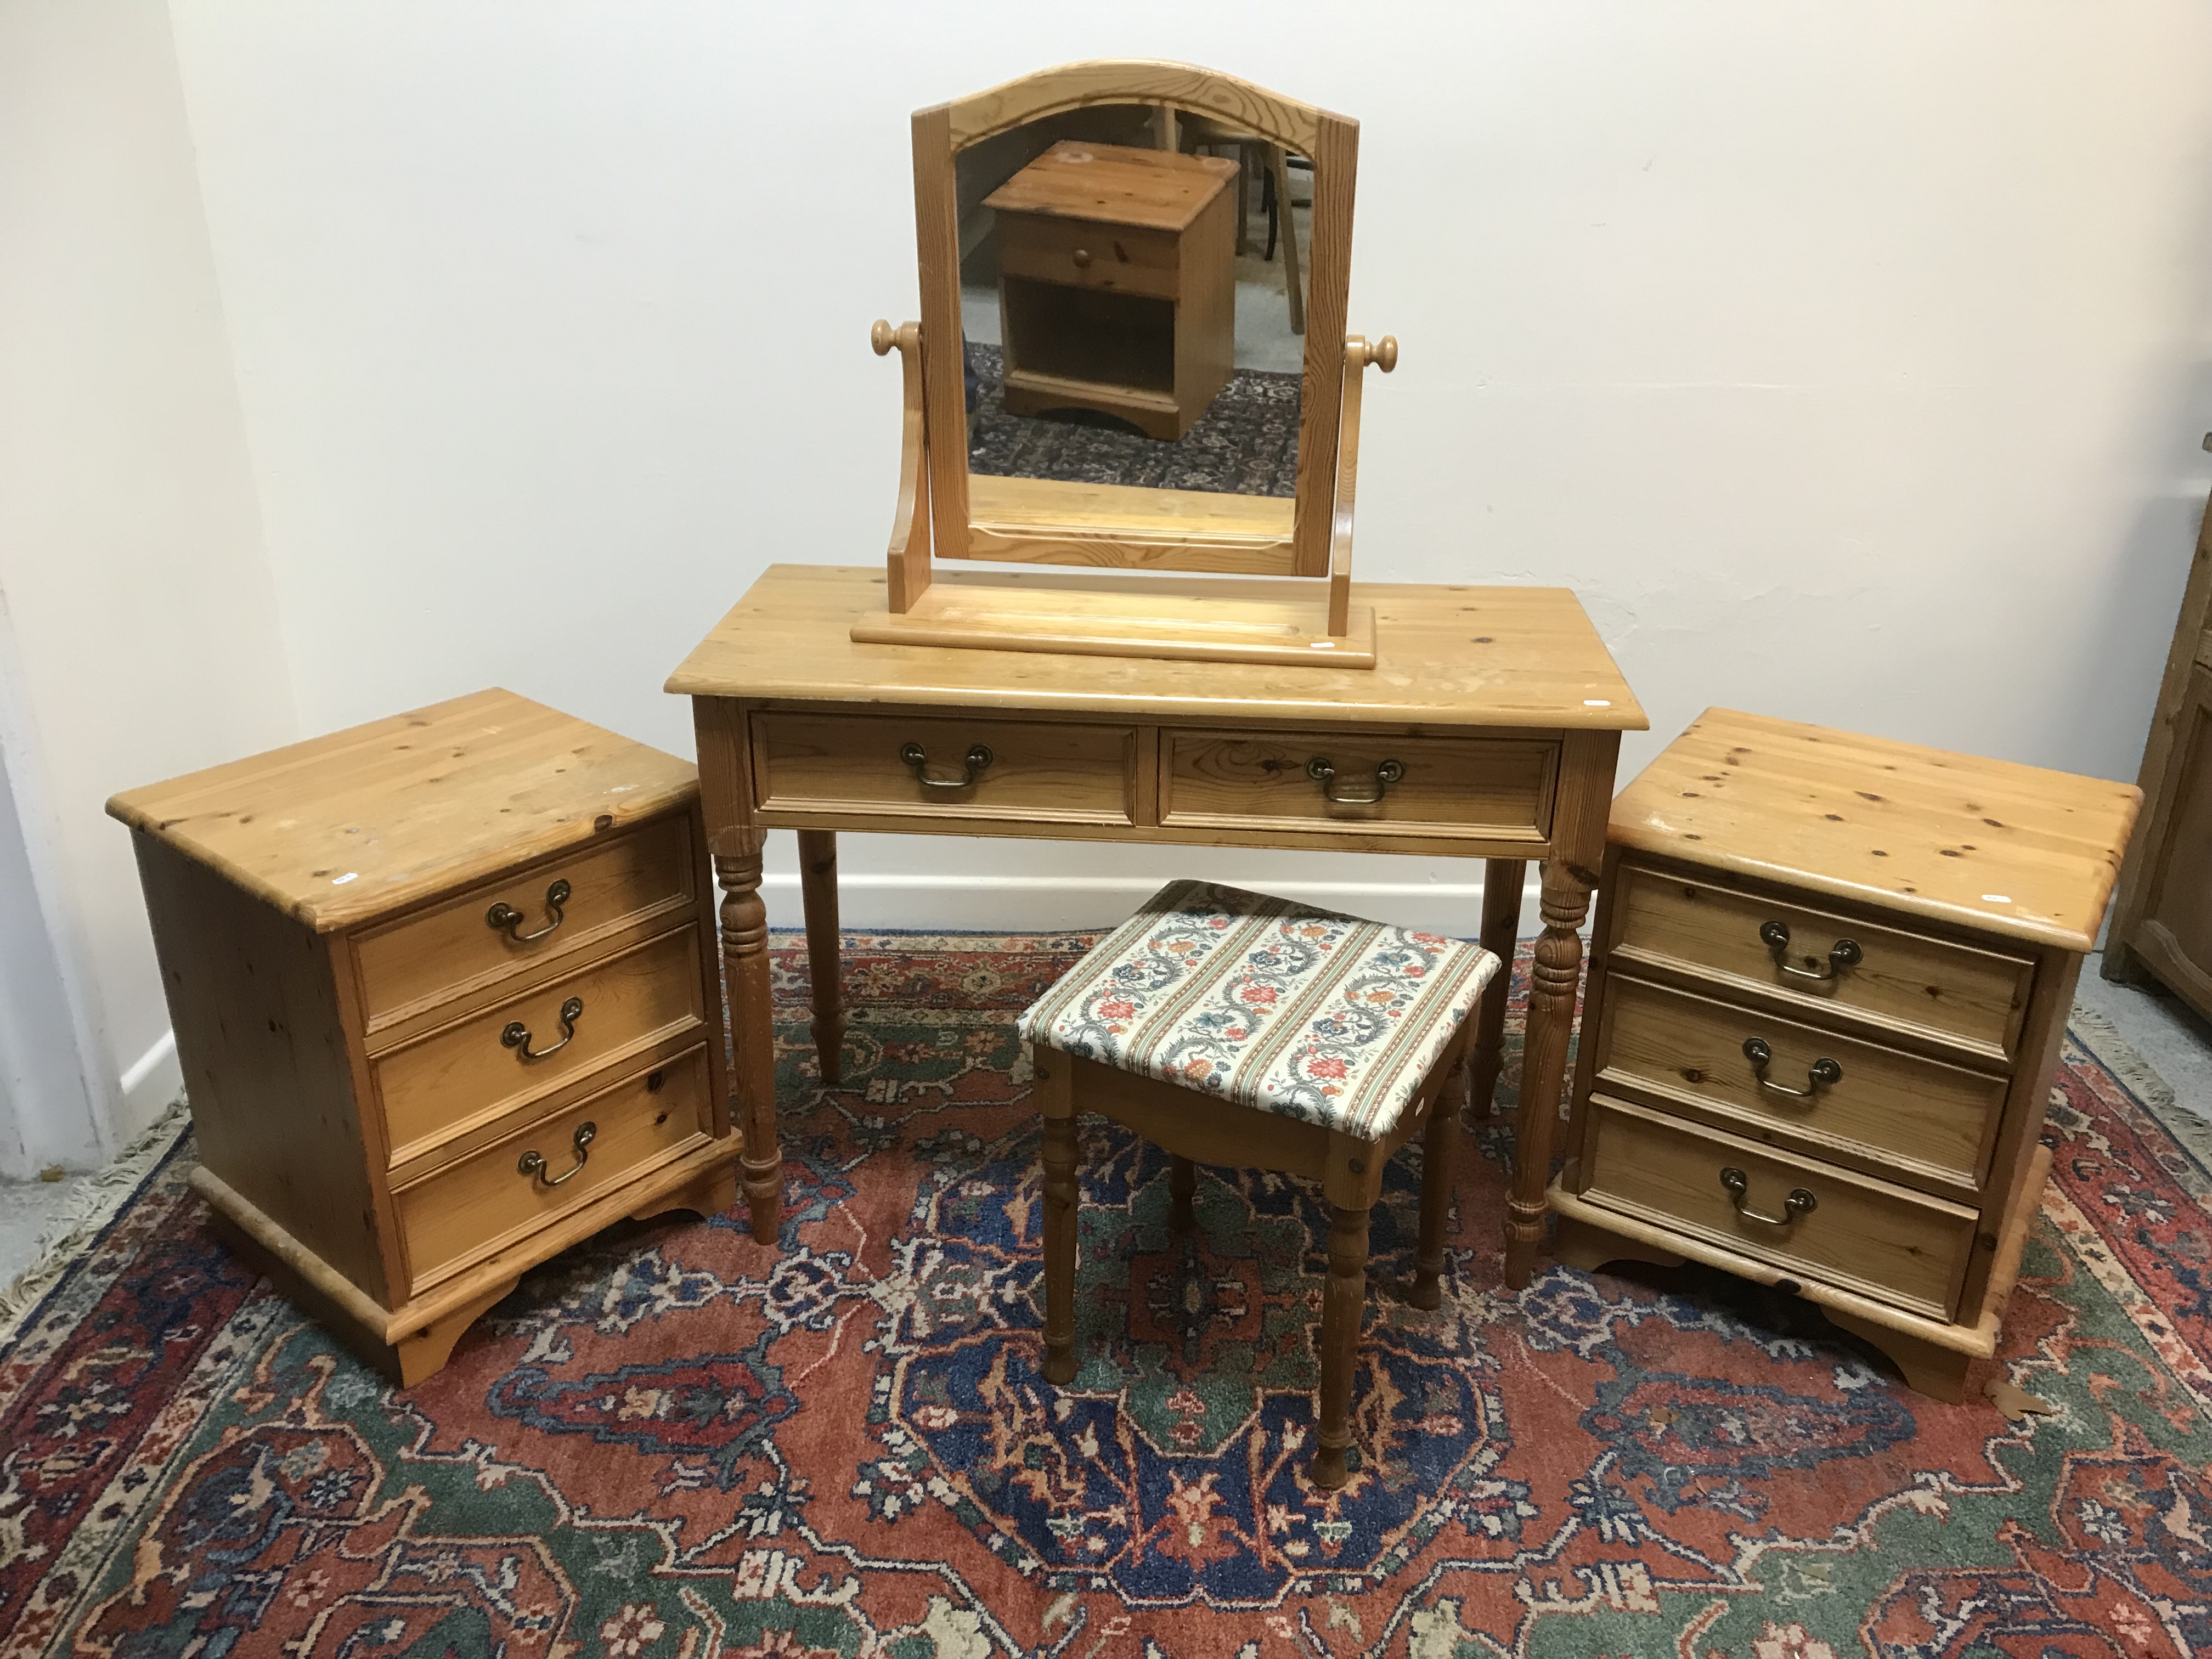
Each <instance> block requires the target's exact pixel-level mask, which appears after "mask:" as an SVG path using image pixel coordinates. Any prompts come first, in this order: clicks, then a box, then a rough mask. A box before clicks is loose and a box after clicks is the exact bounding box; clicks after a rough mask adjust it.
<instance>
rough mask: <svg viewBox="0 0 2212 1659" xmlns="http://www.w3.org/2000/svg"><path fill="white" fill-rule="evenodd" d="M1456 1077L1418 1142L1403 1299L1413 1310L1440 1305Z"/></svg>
mask: <svg viewBox="0 0 2212 1659" xmlns="http://www.w3.org/2000/svg"><path fill="white" fill-rule="evenodd" d="M1457 1075H1458V1074H1457V1073H1456V1072H1455V1073H1454V1077H1453V1081H1452V1082H1448V1083H1446V1084H1445V1085H1444V1091H1443V1097H1442V1098H1440V1099H1439V1100H1438V1101H1437V1103H1436V1104H1435V1105H1434V1106H1433V1107H1431V1109H1430V1111H1429V1128H1428V1133H1427V1135H1426V1136H1425V1138H1424V1139H1423V1140H1422V1142H1421V1237H1420V1240H1419V1243H1417V1244H1416V1245H1415V1246H1414V1249H1413V1292H1412V1294H1411V1295H1410V1296H1408V1297H1407V1300H1408V1301H1410V1302H1411V1303H1412V1304H1413V1305H1414V1306H1415V1307H1417V1308H1436V1307H1441V1306H1443V1299H1444V1288H1443V1278H1442V1276H1443V1270H1444V1230H1445V1228H1446V1227H1447V1226H1449V1225H1450V1221H1451V1182H1452V1154H1453V1152H1455V1151H1456V1150H1457V1149H1458V1146H1459V1112H1458V1109H1456V1107H1455V1105H1454V1104H1453V1096H1452V1090H1453V1087H1454V1085H1455V1083H1456V1081H1457Z"/></svg>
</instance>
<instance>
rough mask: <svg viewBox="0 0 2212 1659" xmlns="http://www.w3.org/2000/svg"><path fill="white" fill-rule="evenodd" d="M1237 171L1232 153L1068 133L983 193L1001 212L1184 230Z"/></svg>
mask: <svg viewBox="0 0 2212 1659" xmlns="http://www.w3.org/2000/svg"><path fill="white" fill-rule="evenodd" d="M1236 176H1237V164H1236V163H1235V162H1234V161H1231V160H1229V159H1228V158H1227V157H1226V156H1217V155H1178V154H1176V152H1175V151H1173V150H1165V149H1130V148H1128V147H1127V146H1126V145H1122V144H1086V143H1079V142H1077V141H1075V140H1073V139H1067V138H1063V139H1061V140H1060V143H1056V144H1054V146H1053V147H1052V148H1051V149H1048V150H1047V151H1045V153H1044V154H1043V155H1040V156H1038V157H1037V158H1036V161H1032V162H1030V164H1029V165H1028V166H1027V167H1024V168H1023V169H1022V170H1021V171H1020V172H1019V173H1016V174H1015V175H1014V176H1013V177H1012V178H1011V179H1007V180H1006V183H1005V184H1003V185H1000V186H999V187H998V189H996V190H994V191H992V192H991V193H990V194H989V195H988V196H987V197H984V198H983V205H984V206H985V207H987V208H993V209H995V210H998V211H999V212H1000V213H1036V214H1041V215H1042V216H1045V217H1047V218H1050V219H1082V220H1085V221H1088V222H1093V223H1097V224H1108V225H1132V226H1134V227H1136V228H1139V229H1141V230H1177V231H1179V230H1183V229H1186V228H1188V226H1189V224H1190V222H1191V221H1192V220H1194V219H1195V218H1197V217H1198V216H1199V214H1200V212H1201V211H1203V210H1204V209H1205V207H1206V204H1207V203H1208V202H1211V201H1212V199H1213V198H1214V197H1217V196H1218V195H1219V194H1220V193H1221V192H1222V191H1223V190H1225V188H1227V186H1228V185H1229V183H1230V181H1231V179H1235V178H1236Z"/></svg>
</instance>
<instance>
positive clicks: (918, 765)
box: [899, 743, 997, 789]
mask: <svg viewBox="0 0 2212 1659" xmlns="http://www.w3.org/2000/svg"><path fill="white" fill-rule="evenodd" d="M899 758H900V759H901V760H902V761H904V762H905V763H907V765H908V767H910V768H911V769H913V771H914V777H915V782H917V783H919V784H920V785H921V787H923V788H925V789H972V788H974V787H975V780H976V779H977V778H978V777H980V776H981V775H982V772H983V769H984V768H985V767H987V766H988V765H990V763H992V761H994V759H996V758H997V757H995V756H994V755H993V754H992V753H991V751H990V750H989V749H988V748H987V747H986V746H985V745H983V744H980V743H978V744H969V749H968V752H967V754H966V755H964V756H963V757H962V759H963V762H964V763H965V764H966V769H965V770H964V771H963V773H962V774H961V775H960V776H958V777H957V778H933V777H931V776H930V775H929V774H928V772H927V770H926V768H927V766H928V765H929V750H927V749H924V748H923V747H922V746H921V744H918V743H909V744H906V745H904V746H903V747H902V748H901V749H900V750H899Z"/></svg>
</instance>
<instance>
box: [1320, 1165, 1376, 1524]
mask: <svg viewBox="0 0 2212 1659" xmlns="http://www.w3.org/2000/svg"><path fill="white" fill-rule="evenodd" d="M1328 1214H1329V1223H1328V1279H1327V1280H1326V1282H1325V1283H1324V1284H1323V1285H1322V1293H1321V1424H1320V1428H1319V1431H1318V1432H1317V1433H1316V1435H1315V1437H1314V1438H1315V1446H1314V1455H1313V1464H1312V1467H1311V1468H1310V1470H1309V1471H1308V1473H1309V1474H1310V1475H1311V1477H1312V1479H1313V1483H1314V1485H1316V1486H1319V1487H1320V1488H1321V1489H1322V1491H1323V1492H1334V1491H1335V1490H1336V1489H1337V1488H1338V1487H1339V1486H1342V1485H1343V1484H1344V1483H1345V1482H1346V1480H1349V1479H1350V1478H1351V1475H1350V1472H1349V1471H1348V1470H1347V1469H1346V1467H1345V1459H1344V1455H1345V1452H1346V1449H1348V1448H1349V1447H1350V1446H1351V1444H1352V1372H1353V1370H1355V1368H1356V1364H1357V1361H1358V1358H1359V1317H1360V1315H1361V1314H1362V1313H1364V1311H1365V1310H1366V1307H1367V1218H1368V1211H1367V1210H1366V1209H1365V1208H1360V1209H1349V1208H1346V1206H1343V1205H1341V1204H1332V1205H1330V1206H1328Z"/></svg>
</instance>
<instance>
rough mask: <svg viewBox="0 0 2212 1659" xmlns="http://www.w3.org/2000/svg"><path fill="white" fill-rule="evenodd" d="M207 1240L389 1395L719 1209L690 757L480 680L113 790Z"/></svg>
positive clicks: (726, 1175)
mask: <svg viewBox="0 0 2212 1659" xmlns="http://www.w3.org/2000/svg"><path fill="white" fill-rule="evenodd" d="M108 811H109V812H110V813H111V814H112V815H113V816H114V817H118V818H120V819H121V820H122V821H123V822H124V823H127V824H129V825H130V826H131V829H132V830H133V832H134V839H135V841H136V842H137V855H138V869H139V873H140V878H141V879H142V881H143V884H144V887H145V891H146V908H147V910H148V913H149V915H150V917H151V919H152V921H153V926H154V939H155V948H156V951H158V953H159V956H160V958H161V978H162V983H163V988H164V989H165V990H166V992H167V996H168V1001H169V1014H170V1018H171V1021H172V1023H173V1028H174V1030H175V1032H176V1036H177V1052H178V1057H179V1060H181V1061H182V1062H183V1066H184V1073H185V1089H186V1091H187V1093H188V1095H189V1097H190V1098H191V1109H192V1123H193V1127H194V1130H195V1131H196V1133H197V1137H198V1146H199V1155H200V1158H201V1164H200V1166H199V1167H198V1168H197V1169H196V1170H193V1171H192V1176H191V1181H192V1184H193V1186H194V1187H196V1188H197V1189H198V1190H199V1192H200V1193H201V1194H202V1195H203V1196H204V1197H205V1198H206V1200H208V1202H209V1203H210V1205H211V1206H213V1207H214V1210H215V1212H216V1217H217V1219H218V1225H221V1226H222V1230H223V1231H224V1232H225V1234H226V1235H227V1236H228V1237H229V1238H230V1239H231V1240H232V1242H233V1243H235V1244H236V1245H237V1246H238V1247H239V1248H240V1250H241V1251H242V1252H243V1253H244V1254H245V1255H246V1257H247V1258H248V1259H249V1260H250V1261H253V1262H254V1263H255V1264H256V1265H257V1266H258V1267H260V1268H261V1269H262V1270H263V1271H264V1272H265V1273H267V1274H268V1275H269V1276H270V1279H273V1280H274V1281H275V1282H276V1284H277V1285H279V1286H280V1287H281V1288H283V1290H284V1291H286V1292H287V1293H288V1294H289V1295H291V1296H292V1297H294V1298H295V1300H296V1301H298V1302H299V1303H300V1304H301V1305H302V1306H303V1307H306V1308H307V1310H310V1311H311V1312H313V1313H314V1314H315V1315H316V1316H318V1317H319V1318H320V1319H322V1320H323V1321H324V1322H325V1323H326V1324H328V1325H329V1326H330V1327H331V1329H332V1330H333V1331H334V1332H335V1333H336V1334H338V1335H339V1336H340V1337H342V1338H343V1340H345V1341H346V1343H347V1345H348V1346H349V1347H352V1348H353V1349H354V1350H355V1351H356V1352H359V1353H360V1354H361V1355H362V1358H366V1359H368V1360H369V1361H370V1362H371V1363H373V1364H376V1365H378V1366H379V1367H380V1368H381V1369H382V1370H385V1371H386V1373H387V1374H388V1375H391V1376H394V1377H396V1378H398V1380H399V1381H400V1382H402V1383H410V1384H411V1383H418V1382H420V1381H421V1380H422V1378H423V1377H425V1376H428V1375H429V1374H430V1373H431V1372H433V1371H435V1370H437V1369H438V1368H439V1367H440V1366H441V1365H443V1364H445V1363H446V1358H447V1355H448V1354H449V1353H451V1352H452V1351H453V1343H454V1340H456V1339H457V1338H458V1337H459V1335H460V1334H461V1332H462V1331H463V1330H464V1329H465V1328H467V1326H468V1325H469V1324H470V1323H471V1322H472V1321H474V1320H475V1319H476V1318H477V1316H478V1315H480V1314H482V1313H483V1311H484V1310H486V1309H487V1308H489V1307H490V1306H491V1305H492V1304H494V1303H495V1302H496V1301H498V1300H499V1299H500V1298H501V1297H502V1296H504V1295H506V1294H507V1291H509V1290H511V1289H512V1288H513V1285H514V1283H515V1280H516V1279H518V1278H519V1277H520V1275H521V1273H523V1271H524V1270H525V1269H526V1268H529V1267H534V1266H536V1265H537V1264H538V1262H540V1261H544V1260H545V1259H546V1258H547V1257H548V1256H550V1255H554V1254H556V1252H558V1251H560V1250H562V1249H565V1248H567V1247H568V1245H570V1244H573V1243H575V1242H576V1241H577V1240H579V1239H580V1238H583V1237H586V1236H588V1235H589V1234H591V1233H593V1232H596V1231H598V1230H599V1229H600V1228H601V1227H604V1226H605V1225H607V1224H608V1223H609V1222H611V1221H614V1220H616V1219H617V1218H621V1217H623V1216H639V1217H642V1216H647V1215H652V1214H654V1213H657V1212H660V1211H664V1210H671V1209H690V1210H696V1211H699V1212H702V1213H706V1214H712V1213H714V1212H719V1211H720V1210H723V1209H725V1208H726V1207H728V1206H730V1205H731V1204H732V1203H733V1202H735V1200H736V1175H735V1167H736V1162H737V1158H738V1144H737V1142H736V1140H735V1139H732V1137H731V1135H730V1133H729V1115H728V1109H727V1107H726V1103H725V1099H726V1086H725V1079H724V1073H725V1069H726V1068H725V1065H724V1060H723V1053H722V999H721V988H720V978H719V975H718V973H717V957H716V952H715V946H714V908H713V902H712V895H713V891H714V889H713V884H712V882H711V880H710V878H709V876H708V866H707V851H706V840H705V836H704V835H703V833H702V829H701V828H700V821H699V792H698V784H697V780H696V774H695V772H694V770H693V769H692V767H691V766H690V763H688V762H684V761H680V760H678V759H676V758H675V757H672V756H669V755H664V754H662V753H660V752H659V750H653V749H648V748H647V747H645V746H644V745H643V744H636V743H632V742H630V741H629V739H627V738H619V737H617V736H616V735H615V734H614V733H612V732H604V731H601V730H600V729H599V728H598V727H597V726H587V725H586V724H584V722H582V721H581V720H573V719H571V718H569V717H568V715H565V714H558V713H556V712H555V711H554V710H552V709H550V708H544V707H543V706H542V705H540V704H538V703H534V702H529V701H527V700H526V699H525V698H522V697H518V696H515V695H513V693H512V692H507V691H483V692H479V693H477V695H476V696H469V697H462V698H459V699H457V700H456V701H454V702H447V703H440V704H438V705H436V706H435V707H434V708H424V709H420V710H417V711H416V713H414V714H401V715H398V716H396V717H394V718H393V719H391V720H380V721H377V722H375V723H374V724H373V725H369V726H357V727H356V728H354V729H353V730H351V731H349V732H337V733H335V734H333V735H331V736H330V737H325V738H315V739H313V741H311V742H307V743H302V744H295V745H293V746H292V747H290V748H288V749H280V750H276V751H274V752H273V753H270V754H267V755H261V756H258V757H254V758H252V759H251V760H244V761H240V762H237V763H234V764H233V765H229V766H219V767H216V768H215V769H212V770H210V771H206V772H200V773H197V774H194V775H191V776H190V777H184V778H179V779H176V780H174V781H171V782H168V783H161V784H155V785H153V786H152V787H149V788H144V789H134V790H131V791H130V792H128V793H125V794H120V795H118V796H117V797H116V798H115V799H113V800H112V801H110V802H109V803H108Z"/></svg>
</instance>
